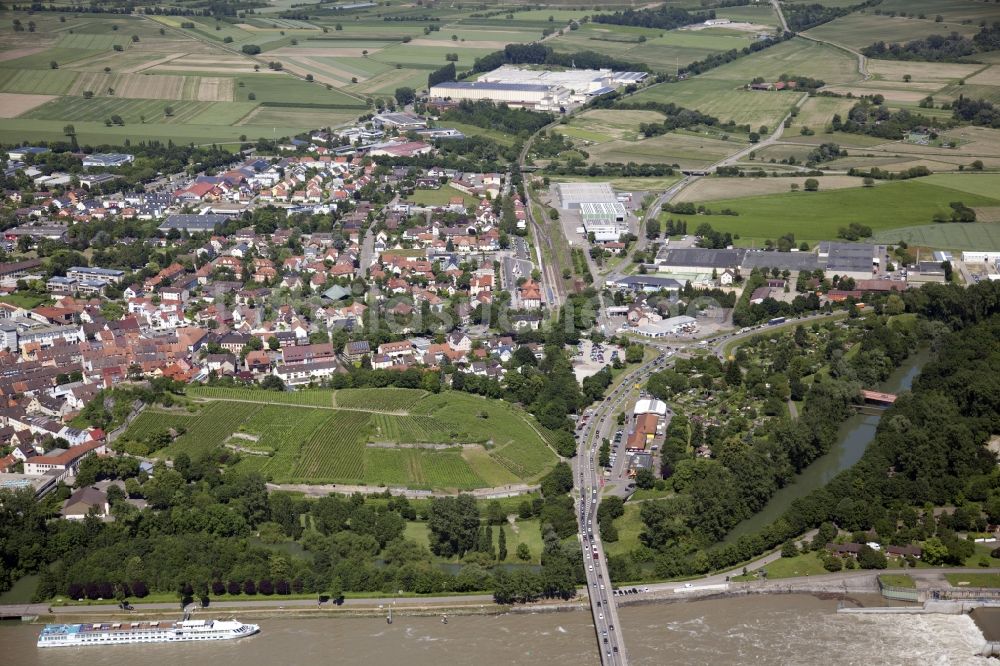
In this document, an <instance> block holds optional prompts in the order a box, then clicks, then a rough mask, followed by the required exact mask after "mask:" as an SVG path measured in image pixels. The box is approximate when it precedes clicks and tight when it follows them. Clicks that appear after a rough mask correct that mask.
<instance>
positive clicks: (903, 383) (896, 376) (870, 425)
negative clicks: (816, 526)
mask: <svg viewBox="0 0 1000 666" xmlns="http://www.w3.org/2000/svg"><path fill="white" fill-rule="evenodd" d="M930 358H931V352H930V351H929V350H927V349H926V348H924V349H921V350H919V351H917V352H915V353H913V354H910V356H909V357H908V358H907V359H906V360H905V361H904V362H903V364H902V365H901V366H899V367H898V368H896V369H895V370H894V371H893V373H892V374H891V375H889V378H888V379H886V380H885V381H884V382H882V383H881V384H880V385H879V386H878V387H872V388H874V389H875V390H878V391H884V392H886V393H899V392H900V391H908V390H909V389H910V386H912V385H913V380H914V379H916V377H917V375H918V374H919V373H920V369H921V368H922V367H923V366H924V364H925V363H926V362H927V361H928V360H929V359H930ZM880 418H881V416H879V415H872V414H861V413H859V414H855V415H854V416H852V417H850V418H849V419H847V420H846V421H844V423H843V424H841V426H840V430H839V431H838V433H837V440H836V442H834V444H833V447H832V448H831V449H830V451H828V452H827V453H826V454H825V455H822V456H820V457H819V458H817V459H816V460H815V461H814V462H813V463H812V464H811V465H809V466H808V467H806V468H805V469H804V470H802V473H801V474H799V475H797V476H796V477H795V478H793V479H792V481H791V483H789V484H788V485H787V486H785V487H784V488H781V489H780V490H779V491H778V492H776V493H775V494H774V496H773V497H772V498H771V501H769V502H768V503H767V504H766V505H765V506H764V508H763V509H761V510H760V511H758V512H757V513H756V514H754V515H753V516H751V517H750V518H747V519H746V520H744V521H743V522H741V523H739V524H738V525H736V527H734V528H733V529H732V531H731V532H730V533H729V534H728V535H726V539H725V542H726V543H731V542H733V541H735V540H736V539H738V538H740V537H741V536H743V535H744V534H753V533H754V532H757V531H759V530H761V529H763V528H765V527H767V526H768V525H769V524H771V523H773V522H774V521H775V520H777V519H778V518H780V517H781V515H782V514H783V513H785V511H786V510H787V509H788V508H789V507H790V506H791V504H792V502H793V501H795V500H796V499H798V498H800V497H805V496H806V495H808V494H809V493H811V492H812V491H813V490H815V489H816V488H820V487H822V486H824V485H826V484H827V483H829V482H830V480H831V479H832V478H833V477H835V476H836V475H837V474H839V473H840V472H842V471H844V470H845V469H847V468H848V467H851V466H852V465H854V463H856V462H858V460H860V459H861V456H862V455H864V452H865V449H867V448H868V445H869V444H870V443H871V441H872V439H874V438H875V428H876V427H877V426H878V422H879V419H880Z"/></svg>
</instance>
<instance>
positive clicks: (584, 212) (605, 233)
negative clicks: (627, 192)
mask: <svg viewBox="0 0 1000 666" xmlns="http://www.w3.org/2000/svg"><path fill="white" fill-rule="evenodd" d="M627 216H628V213H627V212H626V210H625V206H623V205H621V204H620V203H618V202H617V201H615V202H614V203H606V202H603V201H602V202H583V203H581V204H580V220H581V221H582V222H583V228H584V231H586V232H587V235H588V236H589V235H590V234H594V241H596V242H605V241H616V240H618V239H619V238H621V237H622V234H627V233H628V231H629V228H628V224H627V223H626V221H625V220H626V217H627Z"/></svg>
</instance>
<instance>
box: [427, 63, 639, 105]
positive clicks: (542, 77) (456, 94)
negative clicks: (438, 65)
mask: <svg viewBox="0 0 1000 666" xmlns="http://www.w3.org/2000/svg"><path fill="white" fill-rule="evenodd" d="M646 76H648V75H647V74H646V73H645V72H615V71H612V70H610V69H565V70H548V69H527V68H522V67H513V66H511V65H503V66H501V67H498V68H496V69H495V70H493V71H491V72H486V73H485V74H482V75H481V76H480V77H479V79H478V80H477V81H451V82H445V83H439V84H438V85H436V86H432V87H431V89H430V91H429V94H430V97H431V98H432V99H441V100H447V99H451V100H464V99H468V100H484V99H485V100H492V101H494V102H503V103H505V104H507V105H508V106H522V107H527V108H532V109H538V110H541V111H561V110H565V109H568V108H572V107H575V106H578V105H580V104H584V103H586V102H587V101H588V100H590V99H592V98H593V97H596V96H598V95H603V94H606V93H610V92H613V91H615V90H616V89H617V88H619V87H620V86H623V85H628V84H631V83H638V82H640V81H642V80H643V79H644V78H645V77H646Z"/></svg>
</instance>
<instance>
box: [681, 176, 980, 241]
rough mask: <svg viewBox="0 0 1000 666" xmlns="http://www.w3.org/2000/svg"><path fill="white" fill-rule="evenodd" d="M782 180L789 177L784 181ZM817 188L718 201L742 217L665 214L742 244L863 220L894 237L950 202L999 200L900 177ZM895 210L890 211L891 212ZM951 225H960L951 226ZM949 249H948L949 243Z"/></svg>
mask: <svg viewBox="0 0 1000 666" xmlns="http://www.w3.org/2000/svg"><path fill="white" fill-rule="evenodd" d="M781 180H782V181H783V180H785V179H781ZM818 180H819V183H820V186H819V187H820V189H819V191H818V192H803V191H800V192H786V193H782V194H770V195H764V196H751V197H744V198H738V199H717V200H714V201H712V202H711V204H710V207H711V208H712V209H714V210H721V209H723V208H730V209H732V210H734V211H736V212H737V213H739V215H735V216H730V215H710V216H705V215H693V216H679V215H677V214H666V213H664V217H674V218H678V217H680V218H685V219H687V220H688V223H689V225H693V226H690V228H691V229H693V228H694V227H695V226H697V225H699V224H701V223H702V222H707V223H709V224H711V225H712V228H713V229H716V230H717V231H722V232H730V233H732V234H739V241H738V242H739V244H741V245H751V244H755V245H758V246H759V245H761V244H762V243H763V241H764V240H766V239H775V238H778V237H779V236H781V235H783V234H785V233H788V232H792V233H793V234H795V239H796V241H803V240H805V241H812V242H815V241H819V240H829V239H834V238H837V231H838V229H840V228H841V227H844V226H847V224H849V223H850V222H858V223H860V224H863V225H867V226H869V227H871V228H872V230H873V231H875V232H876V233H877V234H884V236H885V237H886V238H891V239H892V240H893V241H895V240H898V239H897V238H896V233H897V232H896V231H895V230H896V229H899V228H901V227H913V226H918V225H929V224H931V217H932V216H933V215H934V213H935V212H937V211H941V212H946V211H950V209H949V207H948V204H949V203H950V202H952V201H962V202H963V203H965V204H966V205H968V206H972V207H976V206H988V207H992V206H998V205H1000V199H998V198H994V197H993V196H984V195H982V194H976V193H973V192H968V191H965V192H963V191H960V190H957V189H954V188H952V187H945V186H943V185H938V184H932V183H930V182H925V181H924V180H909V181H895V182H889V183H883V184H880V185H878V186H877V187H872V188H850V189H839V190H832V191H824V188H823V179H822V178H819V179H818ZM889 211H891V214H888V212H889ZM936 226H937V227H941V228H942V232H941V233H942V234H949V233H961V232H963V231H964V230H965V229H967V228H969V229H971V228H976V227H992V226H993V225H990V224H985V223H983V224H979V223H977V224H974V225H957V224H956V225H952V224H942V225H936ZM952 227H954V228H955V229H954V230H952ZM945 247H948V246H947V245H945Z"/></svg>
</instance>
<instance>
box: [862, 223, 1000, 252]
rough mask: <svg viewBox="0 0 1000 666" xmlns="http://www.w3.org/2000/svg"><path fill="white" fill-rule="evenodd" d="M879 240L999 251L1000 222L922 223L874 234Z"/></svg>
mask: <svg viewBox="0 0 1000 666" xmlns="http://www.w3.org/2000/svg"><path fill="white" fill-rule="evenodd" d="M873 240H875V241H876V242H879V243H898V242H899V241H904V242H906V243H908V244H909V245H912V246H919V247H933V248H940V249H945V250H979V251H984V250H989V251H994V252H996V251H1000V224H998V223H997V222H991V223H977V224H923V225H918V226H913V227H900V228H899V229H892V230H891V231H883V232H880V233H877V234H875V236H874V237H873Z"/></svg>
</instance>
